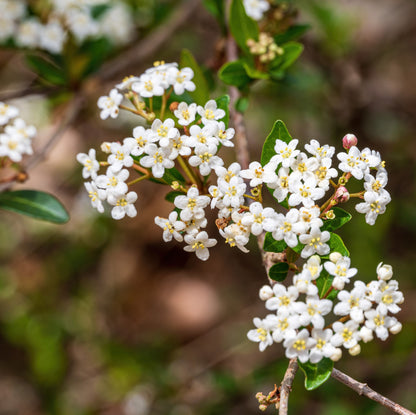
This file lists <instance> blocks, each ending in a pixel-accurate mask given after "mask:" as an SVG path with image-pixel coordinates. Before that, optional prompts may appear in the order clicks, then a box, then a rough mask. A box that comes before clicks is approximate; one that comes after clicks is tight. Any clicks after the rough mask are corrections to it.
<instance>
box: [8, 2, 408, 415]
mask: <svg viewBox="0 0 416 415" xmlns="http://www.w3.org/2000/svg"><path fill="white" fill-rule="evenodd" d="M294 4H295V5H296V7H297V8H298V11H299V13H298V16H297V19H296V20H297V22H299V23H309V24H310V25H311V26H310V29H309V30H308V31H307V33H306V34H305V35H304V36H303V37H302V38H301V40H300V42H301V43H303V44H304V46H305V50H304V53H303V54H302V56H301V58H300V59H299V61H298V62H297V63H296V64H295V65H294V67H293V68H291V70H290V72H289V74H288V76H287V77H286V78H285V79H284V80H283V81H282V82H280V83H278V84H276V83H274V84H272V83H269V82H263V81H261V82H258V83H256V84H255V86H254V87H253V89H252V93H251V95H250V105H249V107H248V109H247V111H246V116H245V120H246V125H247V129H248V137H249V141H250V152H251V157H252V159H253V160H258V159H259V158H260V153H261V146H262V143H263V141H264V139H265V137H266V136H267V134H268V132H269V131H270V129H271V127H272V125H273V122H274V121H275V120H276V119H282V120H283V121H284V122H285V123H286V125H287V127H288V129H289V131H290V132H291V134H292V136H293V137H294V138H298V139H299V140H300V143H301V144H305V143H307V142H309V140H311V139H317V140H319V141H320V142H321V143H328V144H331V145H335V146H336V147H337V149H338V151H340V150H341V147H342V146H341V139H342V137H343V135H344V134H346V133H354V134H356V136H357V137H358V139H359V144H358V146H359V147H360V148H364V147H366V146H368V147H370V148H371V149H375V150H378V151H380V152H381V154H382V157H383V158H384V160H385V161H386V167H387V170H388V172H389V179H390V180H389V185H388V186H387V188H388V190H389V192H390V193H391V194H392V202H391V204H390V205H389V206H388V208H387V212H386V213H385V214H384V215H382V216H380V217H379V218H378V220H377V223H376V226H374V227H370V226H368V225H367V224H366V223H365V221H364V217H363V215H356V216H355V217H353V220H352V222H351V224H350V225H349V226H346V227H345V229H344V228H343V229H342V231H341V234H342V237H343V238H344V240H345V242H346V244H347V247H348V248H349V249H350V252H351V258H352V264H353V266H355V267H357V268H358V269H359V276H360V277H361V279H363V280H364V281H369V280H371V279H373V278H375V269H376V266H377V264H378V263H379V262H380V261H383V262H385V263H388V264H391V265H392V266H393V268H394V277H395V278H396V279H397V280H398V281H399V283H400V287H401V290H402V291H403V292H404V294H405V303H404V304H403V307H402V311H401V313H400V314H399V315H398V318H399V320H400V321H401V322H402V323H403V330H402V332H401V333H400V334H398V335H395V336H391V337H390V338H389V339H388V341H386V342H382V341H380V340H376V341H373V342H371V343H368V344H365V345H363V347H362V353H361V354H360V355H359V356H357V357H351V356H348V354H345V356H344V358H343V359H342V360H341V361H340V362H338V363H337V364H336V367H337V368H339V369H340V370H342V371H344V372H346V373H347V374H349V375H351V376H352V377H355V378H356V379H358V380H360V381H362V382H365V383H368V384H369V385H370V386H371V387H373V388H374V389H375V390H377V391H378V392H380V393H382V394H385V395H387V396H388V397H390V398H391V399H393V400H395V401H397V402H399V403H401V404H402V405H404V406H407V407H408V408H409V409H413V410H415V409H416V395H415V393H414V392H415V390H416V348H415V346H416V317H415V316H416V282H415V271H414V270H415V261H416V254H415V248H416V244H415V237H416V182H415V173H416V141H415V131H416V128H415V124H416V79H415V73H416V55H415V50H416V20H415V18H414V17H415V14H416V3H415V2H414V1H411V0H407V1H406V0H396V1H394V2H392V1H389V0H379V1H377V2H373V1H368V2H362V1H358V0H348V1H347V0H343V1H338V2H331V1H311V0H303V1H298V2H294ZM176 6H177V2H174V1H151V0H148V1H140V8H141V9H140V13H138V14H137V15H136V16H135V18H136V20H137V22H141V23H143V21H144V20H143V19H146V27H144V28H141V29H139V30H138V37H137V38H136V39H135V40H134V41H133V44H134V43H135V42H140V39H141V37H145V36H146V35H147V33H151V31H152V30H154V29H155V28H160V27H163V24H164V22H165V21H168V19H169V16H170V15H171V13H172V11H174V9H175V7H176ZM141 13H143V14H141ZM164 19H166V20H164ZM219 40H220V29H219V27H218V26H217V23H216V21H215V20H214V18H213V17H212V16H211V15H210V14H209V13H208V12H207V11H206V10H205V9H204V8H203V7H202V5H198V6H197V8H196V9H195V12H194V13H193V14H192V19H188V21H186V23H185V24H183V25H181V26H180V27H178V28H177V30H175V31H174V33H173V34H172V36H171V37H170V39H169V42H166V44H163V45H162V47H160V48H158V49H157V50H154V51H153V52H152V53H151V54H150V55H149V57H148V58H147V59H146V60H144V61H142V62H140V63H139V64H136V63H134V65H130V67H127V68H126V69H125V70H123V72H121V73H117V74H114V77H113V78H114V79H109V80H106V81H100V82H96V83H95V84H94V85H93V87H91V88H90V89H91V91H90V93H89V96H88V102H87V103H86V105H85V109H84V110H83V111H82V113H81V114H80V115H79V116H78V118H77V121H76V123H75V124H74V125H72V126H71V127H70V128H69V129H68V130H67V131H66V133H65V134H64V136H63V137H62V138H61V140H60V141H59V142H58V143H57V145H56V146H55V147H54V148H53V150H52V151H51V153H50V154H49V155H48V157H47V160H45V161H44V162H42V163H40V164H39V165H38V166H36V168H34V169H32V170H31V171H30V172H29V180H28V181H27V182H26V183H25V184H24V185H18V186H15V189H18V188H36V189H39V190H44V191H48V192H50V193H52V194H54V195H56V196H58V197H59V199H60V200H61V201H62V202H63V203H64V204H65V206H66V207H67V209H68V211H69V212H70V215H71V220H70V221H69V222H68V223H67V224H65V225H59V226H58V225H52V224H47V223H43V222H40V221H35V220H32V219H28V218H24V217H22V216H18V215H16V214H13V213H9V212H5V211H2V212H1V216H0V261H1V265H0V353H1V356H2V358H1V359H0V415H49V414H57V415H58V414H59V415H66V414H68V415H92V414H100V415H113V414H114V415H116V414H123V415H124V414H125V415H147V414H155V415H157V414H163V415H166V414H172V415H192V414H198V415H201V414H202V415H204V414H206V415H208V414H209V415H214V414H227V415H228V414H229V415H234V414H257V413H259V410H258V403H257V401H256V399H255V397H254V395H255V394H256V393H257V392H259V391H262V392H264V393H266V392H268V391H271V390H272V389H273V387H274V384H275V383H276V384H279V383H280V381H281V379H282V377H283V374H284V372H285V369H286V366H287V359H286V358H285V357H284V356H283V349H282V348H281V347H279V346H278V345H275V346H274V347H271V348H268V349H267V351H266V352H264V353H259V351H258V347H257V344H254V343H251V342H249V341H248V340H247V339H246V332H247V331H248V330H249V329H250V328H251V327H252V323H251V320H252V318H253V317H256V316H259V317H263V316H264V315H265V314H266V311H265V309H264V305H263V303H262V302H261V301H260V300H259V299H258V296H257V293H258V289H259V288H260V287H261V286H262V285H263V284H264V283H265V282H266V275H265V272H264V269H263V268H262V265H261V258H260V254H259V252H258V248H257V245H256V241H255V240H253V241H252V244H251V247H250V250H251V253H250V254H242V253H241V252H240V251H238V250H236V249H234V250H231V251H230V248H229V247H228V246H225V244H223V243H222V241H219V243H218V245H217V247H215V248H214V249H212V251H211V258H210V260H209V261H208V262H206V263H202V262H201V261H199V260H197V259H196V257H194V256H193V255H189V254H188V253H186V252H184V251H183V250H182V247H181V246H180V245H179V244H177V243H175V242H171V243H169V244H166V243H164V242H163V241H162V238H161V230H160V228H158V227H157V226H156V225H155V224H154V221H153V218H154V216H155V215H156V214H157V215H160V216H165V217H166V215H167V214H168V213H169V212H170V206H169V204H168V203H167V202H166V201H165V200H164V191H161V192H160V193H158V192H157V190H156V189H157V187H155V186H156V185H154V184H152V183H140V188H138V190H137V192H138V194H139V199H138V202H137V209H138V212H139V214H138V216H137V217H136V218H134V219H130V218H128V219H124V220H123V221H121V222H116V221H114V220H112V219H111V218H110V217H109V216H108V215H98V214H96V211H95V210H93V209H92V208H91V207H90V203H89V199H88V195H87V194H86V192H85V189H84V186H83V184H82V178H81V169H82V167H81V166H80V165H79V163H77V162H76V160H75V156H76V154H77V153H78V152H87V150H88V149H89V148H91V147H95V148H98V147H99V145H100V144H101V142H103V141H116V140H121V139H123V138H124V137H128V136H129V135H131V130H132V128H133V127H134V126H135V122H136V120H135V119H134V118H131V117H125V116H123V117H120V118H119V119H117V120H107V121H102V120H101V119H100V118H99V110H98V108H97V107H96V100H97V98H98V97H99V96H101V95H106V94H108V92H109V90H110V89H111V88H112V86H113V85H114V84H115V83H117V82H119V81H120V80H121V79H122V78H123V77H124V76H126V75H130V74H135V75H139V74H141V73H142V72H143V71H144V70H145V69H146V68H148V67H149V66H151V65H152V62H153V61H154V60H160V59H164V60H166V61H167V62H170V61H178V59H179V56H180V51H181V49H182V48H188V49H189V50H191V51H192V52H193V53H194V55H195V56H196V58H197V60H198V62H199V63H200V64H203V65H205V67H207V68H210V67H214V68H215V65H216V59H215V56H216V54H217V51H218V49H219V45H218V42H219ZM128 48H129V46H126V47H125V49H124V50H128ZM120 56H121V57H122V56H123V51H122V52H121V55H120ZM119 59H122V58H119ZM32 78H33V74H32V73H31V71H30V70H29V69H27V67H26V66H25V65H24V62H23V58H22V54H21V53H20V52H16V51H15V50H12V49H4V50H2V51H1V52H0V91H9V90H13V89H16V90H17V89H19V88H21V87H22V86H23V87H24V86H25V85H27V84H28V83H29V82H30V81H31V79H32ZM224 92H226V88H225V87H224V86H220V85H219V86H217V89H216V91H215V92H214V96H219V95H220V94H222V93H224ZM10 102H11V103H13V105H16V106H18V107H19V109H20V110H21V114H22V116H23V117H24V118H25V119H26V121H27V122H29V123H32V124H34V125H36V126H37V128H38V130H39V136H38V137H37V139H36V141H35V142H34V147H35V149H36V148H41V146H42V142H44V141H45V140H47V138H48V137H49V136H50V134H51V132H52V131H54V128H56V126H57V125H59V123H60V121H61V120H62V117H63V116H64V114H65V107H63V108H62V107H59V108H58V103H57V102H56V101H54V100H51V99H47V98H45V97H44V96H41V95H29V96H25V97H22V98H19V99H14V100H12V101H10ZM223 156H224V158H225V159H226V160H227V161H228V162H229V163H231V162H232V161H234V154H233V152H232V150H229V149H224V150H223ZM354 204H355V203H354V202H353V203H351V204H349V205H347V206H346V209H347V210H350V211H353V206H354ZM215 232H216V231H215V229H214V228H211V230H210V232H209V233H210V234H214V233H215ZM289 408H290V413H292V414H295V413H296V414H323V415H344V414H352V413H361V414H368V415H377V414H387V413H388V411H387V410H386V409H385V408H383V407H380V406H379V405H377V404H376V403H374V402H372V401H370V400H368V399H366V398H364V397H360V396H358V395H357V394H355V393H354V392H353V391H351V390H349V389H347V388H346V387H344V386H343V385H341V384H339V383H337V382H336V381H334V380H332V379H330V380H329V381H328V382H326V383H325V384H324V385H323V386H322V387H320V388H319V389H318V390H316V391H314V392H307V391H305V389H304V387H303V374H302V373H298V375H297V377H296V380H295V383H294V386H293V392H292V394H291V396H290V405H289ZM268 411H269V413H272V412H273V411H274V409H272V408H269V410H268Z"/></svg>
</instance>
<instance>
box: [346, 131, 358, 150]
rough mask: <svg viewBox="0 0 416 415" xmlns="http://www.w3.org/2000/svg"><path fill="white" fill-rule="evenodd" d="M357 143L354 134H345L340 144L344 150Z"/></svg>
mask: <svg viewBox="0 0 416 415" xmlns="http://www.w3.org/2000/svg"><path fill="white" fill-rule="evenodd" d="M357 143H358V140H357V137H356V136H355V135H354V134H346V135H344V137H343V138H342V146H343V147H344V148H345V150H349V149H350V148H351V147H353V146H356V145H357Z"/></svg>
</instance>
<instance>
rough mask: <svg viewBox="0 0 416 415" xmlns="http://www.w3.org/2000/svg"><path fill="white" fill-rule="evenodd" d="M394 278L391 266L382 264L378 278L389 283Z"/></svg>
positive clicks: (379, 266) (378, 269)
mask: <svg viewBox="0 0 416 415" xmlns="http://www.w3.org/2000/svg"><path fill="white" fill-rule="evenodd" d="M392 276H393V268H392V266H391V265H387V264H384V265H383V263H382V262H380V263H379V264H378V266H377V278H378V279H379V280H383V281H388V280H389V279H390V278H391V277H392Z"/></svg>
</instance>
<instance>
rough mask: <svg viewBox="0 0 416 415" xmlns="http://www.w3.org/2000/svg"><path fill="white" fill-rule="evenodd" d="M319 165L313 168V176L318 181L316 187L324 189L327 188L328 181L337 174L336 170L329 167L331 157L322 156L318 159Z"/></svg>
mask: <svg viewBox="0 0 416 415" xmlns="http://www.w3.org/2000/svg"><path fill="white" fill-rule="evenodd" d="M319 163H320V164H319V166H318V168H317V169H316V170H315V172H314V174H315V178H316V180H317V182H318V187H321V188H322V189H324V190H325V191H327V190H328V189H329V181H330V180H331V179H333V178H334V177H337V176H338V171H337V170H336V169H334V168H333V167H331V165H332V159H330V158H328V157H324V158H322V159H321V160H320V161H319Z"/></svg>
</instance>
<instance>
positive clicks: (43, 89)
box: [0, 85, 62, 102]
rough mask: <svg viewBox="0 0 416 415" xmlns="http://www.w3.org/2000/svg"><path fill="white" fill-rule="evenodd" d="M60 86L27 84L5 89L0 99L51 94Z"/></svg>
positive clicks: (59, 88) (6, 99)
mask: <svg viewBox="0 0 416 415" xmlns="http://www.w3.org/2000/svg"><path fill="white" fill-rule="evenodd" d="M61 89H62V87H58V86H48V87H47V86H42V85H29V86H27V87H25V88H20V89H17V90H14V91H6V92H4V93H3V94H2V95H0V101H1V102H3V101H8V100H10V99H16V98H22V97H26V96H28V95H43V96H49V95H52V94H54V93H56V92H58V91H59V90H61Z"/></svg>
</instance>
